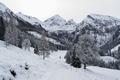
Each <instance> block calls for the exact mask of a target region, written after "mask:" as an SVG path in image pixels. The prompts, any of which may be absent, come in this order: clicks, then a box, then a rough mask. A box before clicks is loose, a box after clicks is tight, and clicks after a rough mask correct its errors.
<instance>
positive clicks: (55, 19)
mask: <svg viewBox="0 0 120 80" xmlns="http://www.w3.org/2000/svg"><path fill="white" fill-rule="evenodd" d="M44 23H45V24H46V26H45V27H44V28H45V29H47V30H48V31H52V32H53V31H59V30H61V31H75V29H76V25H77V23H76V22H74V21H73V20H69V21H66V20H65V19H64V18H62V17H61V16H59V15H55V16H52V17H51V18H48V19H47V20H45V21H44Z"/></svg>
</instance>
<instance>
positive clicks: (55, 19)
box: [16, 13, 76, 32]
mask: <svg viewBox="0 0 120 80" xmlns="http://www.w3.org/2000/svg"><path fill="white" fill-rule="evenodd" d="M16 15H17V16H18V17H19V18H20V19H23V20H24V21H26V22H28V23H30V24H32V25H41V26H42V27H43V28H44V29H46V30H47V31H50V32H51V31H52V32H53V31H58V30H65V31H75V28H76V23H75V22H74V21H72V20H69V21H66V20H65V19H63V18H62V17H60V16H59V15H55V16H52V17H51V18H48V19H47V20H45V21H44V22H42V21H40V20H39V19H37V18H35V17H31V16H27V15H24V14H22V13H17V14H16ZM70 23H71V24H70Z"/></svg>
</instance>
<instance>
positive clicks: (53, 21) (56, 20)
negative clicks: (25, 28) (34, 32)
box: [44, 15, 66, 26]
mask: <svg viewBox="0 0 120 80" xmlns="http://www.w3.org/2000/svg"><path fill="white" fill-rule="evenodd" d="M44 22H45V23H47V24H49V25H50V26H62V25H65V24H66V20H65V19H64V18H62V17H61V16H59V15H54V16H52V17H50V18H48V19H47V20H45V21H44Z"/></svg>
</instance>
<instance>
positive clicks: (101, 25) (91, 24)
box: [78, 14, 120, 46]
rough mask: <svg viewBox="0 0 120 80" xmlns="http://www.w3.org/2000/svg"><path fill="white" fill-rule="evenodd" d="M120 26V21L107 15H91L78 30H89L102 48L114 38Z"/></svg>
mask: <svg viewBox="0 0 120 80" xmlns="http://www.w3.org/2000/svg"><path fill="white" fill-rule="evenodd" d="M119 24H120V19H117V18H114V17H111V16H107V15H99V14H90V15H87V17H86V18H85V19H84V20H83V21H82V22H81V23H80V27H78V30H81V29H84V30H86V31H87V30H89V31H90V33H91V34H92V35H93V36H94V35H95V36H96V39H97V42H98V46H102V45H104V44H105V43H106V42H107V41H109V40H110V39H111V38H112V35H113V34H114V33H115V31H116V29H117V25H119ZM80 32H81V31H80Z"/></svg>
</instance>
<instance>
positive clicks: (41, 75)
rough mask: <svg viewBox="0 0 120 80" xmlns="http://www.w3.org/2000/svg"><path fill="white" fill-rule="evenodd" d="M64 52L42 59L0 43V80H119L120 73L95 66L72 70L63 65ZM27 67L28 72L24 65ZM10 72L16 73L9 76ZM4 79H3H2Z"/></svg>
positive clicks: (54, 53)
mask: <svg viewBox="0 0 120 80" xmlns="http://www.w3.org/2000/svg"><path fill="white" fill-rule="evenodd" d="M65 54H66V51H57V52H53V53H51V55H50V57H49V58H47V59H46V60H42V57H40V56H37V55H35V54H33V52H32V51H31V52H28V51H24V50H22V49H19V48H17V47H14V46H12V45H11V46H9V47H7V48H6V47H5V45H4V42H2V41H0V80H10V79H11V80H120V71H119V70H112V69H106V68H100V67H95V66H89V67H87V70H84V69H82V68H80V69H79V68H73V67H71V66H70V65H68V64H66V63H65V60H64V55H65ZM26 64H27V65H28V68H29V69H28V70H26V69H25V65H26ZM10 70H14V71H15V72H16V76H15V77H13V75H11V73H10ZM3 78H4V79H3Z"/></svg>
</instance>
